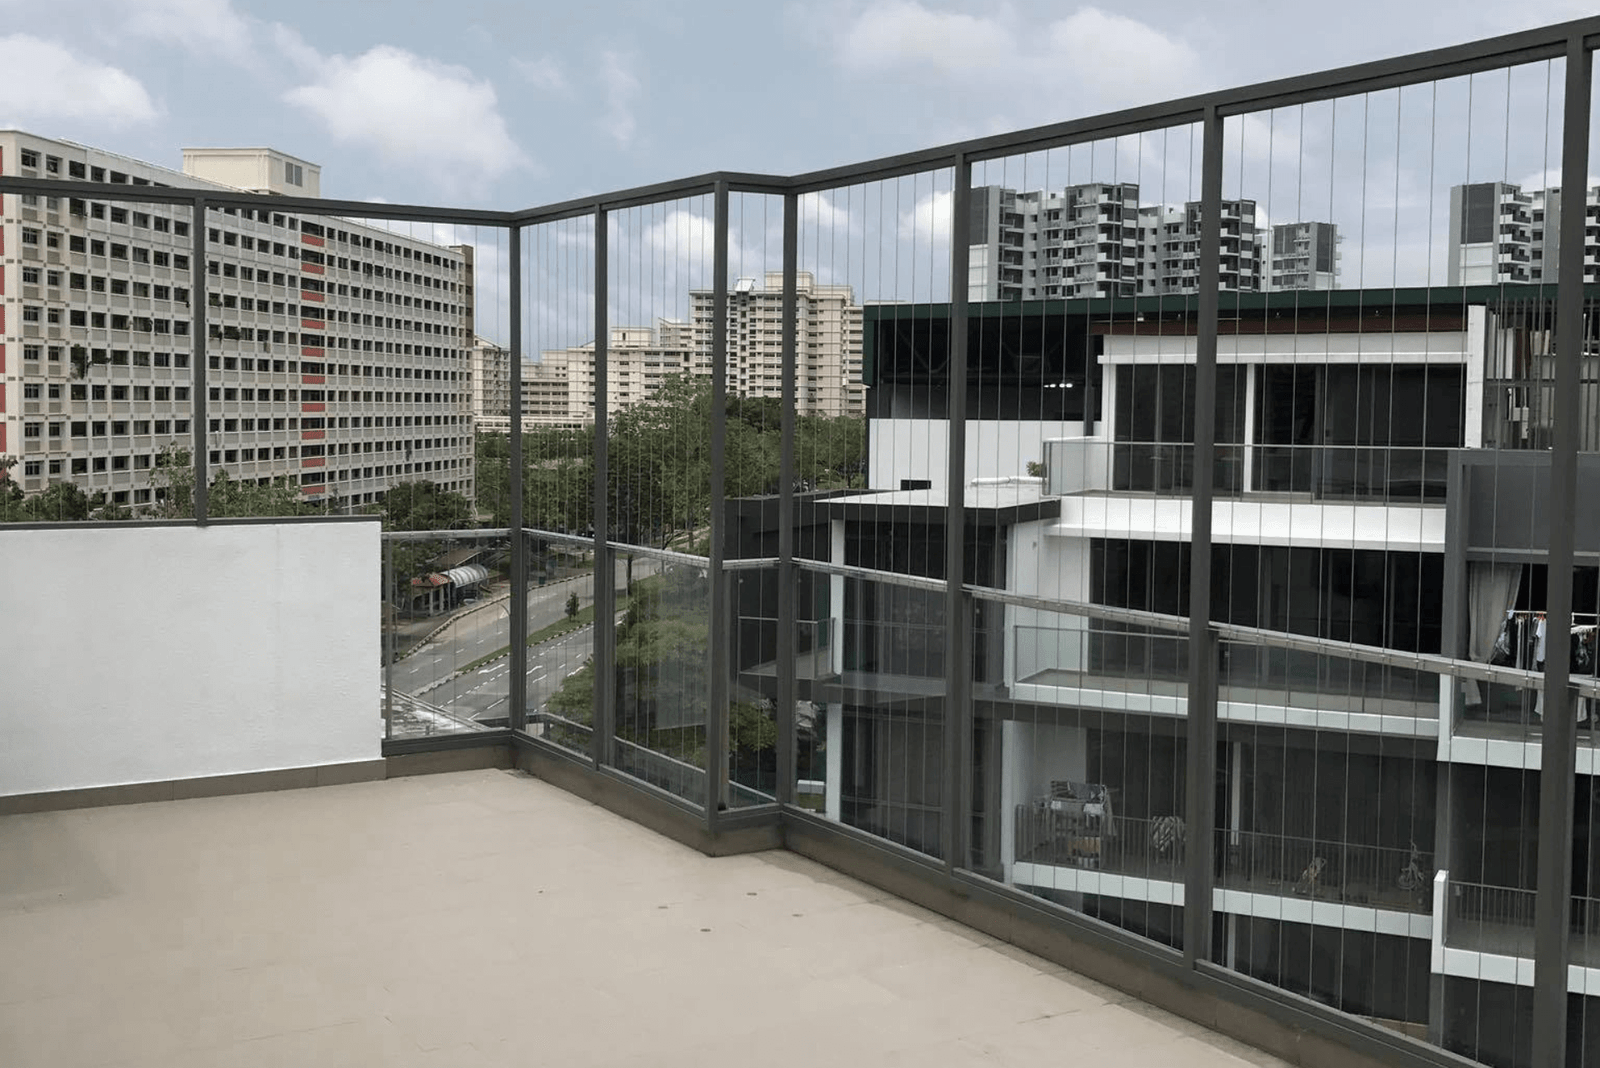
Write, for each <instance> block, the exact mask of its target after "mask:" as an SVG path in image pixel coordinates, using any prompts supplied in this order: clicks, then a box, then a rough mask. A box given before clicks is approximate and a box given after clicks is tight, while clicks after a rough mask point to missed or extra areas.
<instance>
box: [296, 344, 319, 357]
mask: <svg viewBox="0 0 1600 1068" xmlns="http://www.w3.org/2000/svg"><path fill="white" fill-rule="evenodd" d="M300 355H302V356H321V355H322V350H321V349H319V348H317V347H316V346H314V345H306V346H302V347H301V349H300Z"/></svg>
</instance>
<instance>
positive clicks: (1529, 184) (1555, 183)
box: [1517, 167, 1600, 192]
mask: <svg viewBox="0 0 1600 1068" xmlns="http://www.w3.org/2000/svg"><path fill="white" fill-rule="evenodd" d="M1517 184H1518V185H1520V186H1521V187H1522V188H1523V190H1524V191H1528V192H1531V191H1532V190H1535V189H1560V188H1561V168H1560V167H1551V168H1550V169H1548V170H1544V171H1535V172H1533V173H1532V174H1530V175H1528V176H1527V177H1526V178H1524V179H1522V180H1521V181H1520V182H1518V183H1517ZM1583 184H1584V188H1586V189H1593V188H1594V187H1595V186H1597V185H1600V178H1596V177H1595V176H1594V175H1592V174H1591V175H1589V176H1588V177H1587V178H1586V179H1585V180H1584V183H1583Z"/></svg>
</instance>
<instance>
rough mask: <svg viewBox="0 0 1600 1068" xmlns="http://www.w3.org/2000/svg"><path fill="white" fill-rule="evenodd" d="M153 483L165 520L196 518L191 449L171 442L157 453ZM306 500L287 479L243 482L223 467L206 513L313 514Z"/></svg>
mask: <svg viewBox="0 0 1600 1068" xmlns="http://www.w3.org/2000/svg"><path fill="white" fill-rule="evenodd" d="M150 483H151V485H153V486H155V487H157V489H158V490H159V491H160V492H158V494H157V497H158V501H157V504H156V507H155V514H156V516H158V517H159V518H162V519H192V518H194V463H193V458H192V454H191V453H190V451H189V450H188V449H185V448H181V447H179V446H177V445H169V446H167V448H166V449H164V450H163V451H162V452H161V453H160V454H159V455H157V456H156V466H155V471H154V472H153V473H152V475H151V477H150ZM317 511H318V509H317V508H315V507H314V506H312V505H310V504H308V503H306V501H305V500H304V499H303V498H302V497H301V495H300V490H299V488H298V487H297V486H295V485H294V484H293V483H292V482H290V481H289V480H288V479H287V478H277V479H273V480H272V481H270V482H267V483H265V484H263V483H259V482H251V481H241V480H239V479H236V478H234V477H232V476H231V475H229V474H228V472H227V470H226V469H225V468H219V469H218V470H217V472H216V474H215V475H214V476H213V477H212V479H211V484H210V486H209V487H208V488H207V492H206V515H207V516H208V517H210V518H213V519H223V518H242V517H263V518H266V517H274V516H297V515H310V514H314V513H315V512H317Z"/></svg>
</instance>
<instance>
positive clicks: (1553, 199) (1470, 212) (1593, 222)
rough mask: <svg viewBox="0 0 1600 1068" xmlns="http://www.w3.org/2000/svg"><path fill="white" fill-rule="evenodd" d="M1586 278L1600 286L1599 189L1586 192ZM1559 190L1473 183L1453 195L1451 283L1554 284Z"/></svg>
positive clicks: (1461, 284) (1510, 184) (1451, 213)
mask: <svg viewBox="0 0 1600 1068" xmlns="http://www.w3.org/2000/svg"><path fill="white" fill-rule="evenodd" d="M1584 211H1585V212H1586V214H1587V225H1586V227H1585V232H1586V233H1587V234H1588V235H1589V239H1588V241H1587V243H1586V245H1585V248H1584V254H1583V278H1584V281H1586V282H1592V281H1596V280H1600V186H1596V187H1594V188H1593V189H1589V190H1587V191H1586V193H1585V195H1584ZM1560 230H1561V190H1560V189H1530V190H1524V189H1523V188H1522V187H1521V186H1520V185H1516V184H1513V183H1510V182H1474V183H1472V184H1470V185H1458V186H1455V187H1454V188H1452V189H1451V190H1450V244H1449V252H1448V256H1449V263H1448V270H1449V275H1448V278H1449V282H1450V284H1451V285H1453V286H1476V285H1499V284H1500V283H1502V282H1528V283H1538V282H1555V281H1556V280H1557V277H1558V275H1559V270H1558V262H1557V260H1558V257H1557V247H1558V245H1559V241H1558V240H1557V235H1558V234H1559V232H1560Z"/></svg>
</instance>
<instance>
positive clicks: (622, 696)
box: [612, 553, 711, 805]
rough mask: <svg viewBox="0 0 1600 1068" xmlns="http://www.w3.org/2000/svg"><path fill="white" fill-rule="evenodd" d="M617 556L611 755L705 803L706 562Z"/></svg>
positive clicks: (630, 769) (635, 772)
mask: <svg viewBox="0 0 1600 1068" xmlns="http://www.w3.org/2000/svg"><path fill="white" fill-rule="evenodd" d="M619 557H620V559H619V564H618V567H619V570H620V571H621V572H622V579H621V588H620V590H619V592H618V594H617V619H616V622H615V624H614V628H615V634H616V650H617V678H616V708H617V729H616V737H615V745H614V748H613V754H612V762H613V763H614V764H615V766H616V767H617V768H618V769H620V770H621V771H624V772H626V773H628V774H629V775H632V776H634V777H635V778H639V779H643V780H644V781H646V782H648V783H651V784H652V785H654V786H658V787H660V788H661V789H663V790H667V791H668V792H670V793H674V794H677V795H678V796H679V797H681V798H683V799H684V800H686V801H690V802H692V803H694V804H697V805H703V804H704V803H705V799H706V778H705V776H706V750H705V746H706V717H707V715H708V714H709V703H708V702H709V698H710V681H711V677H710V673H709V672H708V670H707V662H708V660H707V652H708V649H709V643H710V636H711V583H710V578H709V574H708V572H707V566H708V565H707V562H706V561H703V560H702V561H693V560H691V561H684V560H676V559H672V560H668V559H661V558H657V557H651V556H645V555H642V554H636V553H623V554H619Z"/></svg>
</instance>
